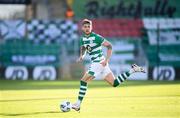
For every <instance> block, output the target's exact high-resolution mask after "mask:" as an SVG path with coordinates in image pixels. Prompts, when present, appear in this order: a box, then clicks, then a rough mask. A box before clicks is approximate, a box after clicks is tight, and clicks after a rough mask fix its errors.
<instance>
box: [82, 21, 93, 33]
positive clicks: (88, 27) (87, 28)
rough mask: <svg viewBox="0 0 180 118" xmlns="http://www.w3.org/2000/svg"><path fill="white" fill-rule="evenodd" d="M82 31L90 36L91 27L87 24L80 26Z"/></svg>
mask: <svg viewBox="0 0 180 118" xmlns="http://www.w3.org/2000/svg"><path fill="white" fill-rule="evenodd" d="M82 31H83V32H84V33H85V34H90V33H91V31H92V26H91V25H90V24H89V23H87V24H84V25H83V26H82Z"/></svg>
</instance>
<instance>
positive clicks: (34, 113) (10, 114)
mask: <svg viewBox="0 0 180 118" xmlns="http://www.w3.org/2000/svg"><path fill="white" fill-rule="evenodd" d="M46 113H50V114H52V113H65V112H61V111H47V112H32V113H14V114H13V113H0V115H2V116H24V115H38V114H46Z"/></svg>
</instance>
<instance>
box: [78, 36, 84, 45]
mask: <svg viewBox="0 0 180 118" xmlns="http://www.w3.org/2000/svg"><path fill="white" fill-rule="evenodd" d="M79 44H80V46H83V40H82V37H81V38H80V42H79Z"/></svg>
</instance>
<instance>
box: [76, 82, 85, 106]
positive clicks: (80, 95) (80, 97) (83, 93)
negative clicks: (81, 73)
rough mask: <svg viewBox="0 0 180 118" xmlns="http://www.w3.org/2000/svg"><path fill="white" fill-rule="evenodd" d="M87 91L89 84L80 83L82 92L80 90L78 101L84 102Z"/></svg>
mask: <svg viewBox="0 0 180 118" xmlns="http://www.w3.org/2000/svg"><path fill="white" fill-rule="evenodd" d="M86 90H87V83H86V82H84V81H82V80H81V81H80V90H79V96H78V100H79V101H81V102H82V100H83V98H84V96H85V94H86Z"/></svg>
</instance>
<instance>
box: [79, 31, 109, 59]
mask: <svg viewBox="0 0 180 118" xmlns="http://www.w3.org/2000/svg"><path fill="white" fill-rule="evenodd" d="M104 41H105V39H104V38H103V37H102V36H100V35H98V34H96V33H94V32H92V33H91V34H90V35H89V36H85V35H83V36H82V37H81V39H80V46H84V47H85V48H86V51H87V53H88V54H89V56H90V57H91V61H92V62H100V61H101V60H103V59H104V56H103V52H102V46H101V45H102V43H103V42H104Z"/></svg>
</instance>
